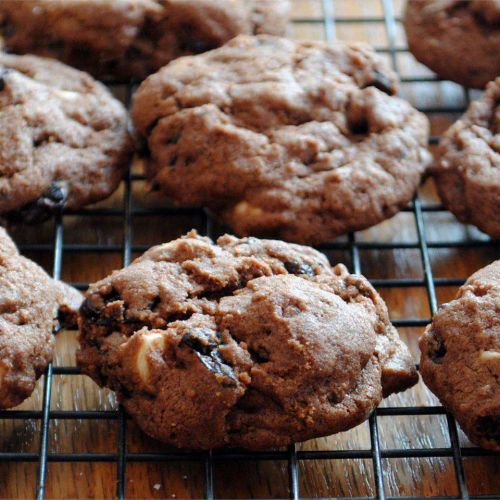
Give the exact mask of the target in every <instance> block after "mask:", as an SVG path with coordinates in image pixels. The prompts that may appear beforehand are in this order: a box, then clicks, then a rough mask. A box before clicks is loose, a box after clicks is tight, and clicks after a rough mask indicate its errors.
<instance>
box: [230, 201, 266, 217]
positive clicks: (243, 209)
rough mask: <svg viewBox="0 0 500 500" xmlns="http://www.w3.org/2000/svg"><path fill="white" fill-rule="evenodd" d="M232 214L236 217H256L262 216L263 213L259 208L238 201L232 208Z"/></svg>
mask: <svg viewBox="0 0 500 500" xmlns="http://www.w3.org/2000/svg"><path fill="white" fill-rule="evenodd" d="M234 213H235V214H236V215H237V216H238V215H239V216H242V215H247V216H251V217H258V216H259V215H262V214H263V213H264V211H263V210H262V208H260V207H254V206H253V205H250V203H248V202H247V201H240V203H238V204H237V205H236V207H235V208H234Z"/></svg>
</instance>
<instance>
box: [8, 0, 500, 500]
mask: <svg viewBox="0 0 500 500" xmlns="http://www.w3.org/2000/svg"><path fill="white" fill-rule="evenodd" d="M300 1H301V0H295V2H296V3H299V2H300ZM302 1H303V0H302ZM337 1H339V0H337ZM379 1H380V12H381V13H382V14H381V15H369V16H363V17H358V16H349V17H347V16H336V2H335V0H318V7H319V9H320V13H321V15H320V16H319V17H314V18H306V17H302V18H295V19H294V23H295V27H296V29H297V28H298V29H300V26H301V25H315V26H316V27H318V28H321V29H322V31H323V34H324V38H325V39H326V40H327V41H331V40H333V39H334V38H335V36H336V30H337V29H338V28H339V27H341V26H366V25H373V26H383V27H384V30H385V35H386V40H387V44H386V45H384V46H380V47H376V48H377V50H378V51H379V52H380V53H382V54H385V55H386V56H387V57H389V58H390V61H391V63H392V65H393V67H394V69H395V70H396V71H398V72H399V69H400V68H399V62H398V57H397V56H398V54H399V53H405V52H406V51H407V49H406V48H405V47H400V46H397V44H396V31H397V29H399V28H398V25H399V23H400V19H398V18H396V17H395V15H394V12H393V8H394V4H393V2H392V0H379ZM401 80H402V82H403V83H416V82H427V81H429V82H432V81H436V78H435V77H434V76H430V77H427V76H424V77H411V78H405V77H402V78H401ZM110 86H113V84H110ZM122 86H123V85H122ZM133 91H134V85H133V84H129V85H127V96H126V102H127V104H130V99H131V96H132V94H133ZM464 92H465V95H466V100H465V104H467V102H468V98H469V91H468V90H467V89H464ZM463 109H464V107H459V108H457V107H456V106H455V107H437V108H426V109H424V110H423V111H425V112H427V113H457V112H461V111H463ZM437 142H438V137H435V136H434V137H431V139H430V143H431V144H436V143H437ZM142 180H143V177H141V176H140V175H134V174H132V173H129V174H128V176H127V178H126V179H125V181H124V184H125V185H124V195H123V200H122V206H121V207H119V208H89V209H84V210H80V211H78V212H77V213H76V215H77V216H80V217H88V216H94V217H102V218H105V217H108V216H112V217H120V218H121V220H122V225H123V241H122V244H121V245H106V246H105V247H104V246H103V245H99V244H96V245H93V244H67V243H65V241H64V234H63V233H64V230H63V228H64V224H63V222H64V218H65V217H67V216H68V214H61V215H60V216H59V217H57V218H56V220H55V223H54V233H53V243H52V244H51V245H47V244H27V245H20V247H21V250H23V251H51V252H52V253H53V261H52V274H53V276H54V278H57V279H59V278H61V273H62V265H63V254H64V252H85V251H93V252H97V253H101V252H109V251H114V252H116V251H119V252H121V254H122V261H123V265H128V264H129V263H130V261H131V259H132V255H133V253H134V252H142V251H144V250H145V249H146V247H147V245H133V238H132V229H133V220H134V218H139V217H140V218H144V217H153V216H161V217H163V218H164V220H166V221H167V222H168V220H169V219H168V218H169V217H174V216H178V215H182V216H185V217H192V218H194V219H196V220H197V221H198V222H197V224H198V226H199V220H200V219H201V220H202V221H203V222H202V227H203V228H204V232H205V234H207V235H208V236H213V235H214V224H215V223H214V221H213V220H212V218H211V216H210V215H209V214H207V213H206V212H204V211H203V210H202V209H175V208H161V209H157V208H153V209H148V208H136V207H134V203H133V196H132V190H133V187H134V183H136V182H139V181H142ZM443 211H444V209H443V208H442V207H441V206H439V205H436V204H429V203H425V202H423V201H422V200H421V199H420V197H419V196H418V195H417V196H416V198H415V199H414V200H413V202H412V203H411V205H410V206H409V207H407V208H406V209H404V212H407V213H409V214H410V216H411V217H413V218H414V223H415V226H416V234H417V237H418V238H417V241H415V242H399V243H398V242H394V241H388V242H384V241H382V242H364V241H359V240H358V238H357V235H356V234H350V235H349V236H348V238H347V239H346V240H345V241H344V240H341V241H338V242H333V243H332V244H328V245H322V246H321V247H320V249H321V250H323V251H325V252H328V251H332V250H333V251H335V250H342V251H347V252H349V254H350V260H351V270H352V271H354V272H355V273H362V272H363V269H362V259H361V258H360V251H362V250H400V249H414V250H415V251H416V252H418V255H419V259H420V261H421V265H422V268H423V278H391V279H374V280H371V281H372V283H373V284H374V285H375V286H379V287H385V288H393V289H401V290H402V292H404V289H405V288H408V287H417V286H418V287H424V288H425V290H426V294H427V301H428V305H429V311H430V313H431V314H433V313H434V312H435V311H436V310H437V307H438V299H437V294H436V289H437V287H445V286H458V285H461V284H462V283H463V280H462V279H459V278H455V277H451V278H436V277H435V276H434V275H433V269H432V265H431V259H430V255H429V249H438V248H443V249H450V248H451V249H453V248H461V249H463V248H467V247H478V246H491V247H492V248H493V249H494V252H496V249H497V248H498V247H497V245H498V243H495V242H492V241H490V240H487V239H473V240H467V241H460V242H457V241H452V240H450V241H438V242H433V241H429V239H428V238H427V237H426V228H425V220H424V214H425V213H428V212H443ZM193 225H194V224H193ZM75 285H77V286H78V287H80V288H82V289H84V288H85V287H86V286H87V284H86V283H76V284H75ZM429 320H430V318H424V319H414V318H401V319H398V320H394V321H393V323H394V324H395V325H396V326H399V327H423V326H425V325H426V324H427V323H428V322H429ZM78 374H79V370H78V369H77V368H74V367H70V366H57V367H54V366H52V365H50V366H49V367H48V369H47V373H46V375H45V377H44V381H43V398H42V408H41V410H37V411H36V410H33V411H23V410H13V411H1V412H0V420H1V419H14V420H27V419H32V420H39V421H41V426H40V435H39V436H40V437H39V447H38V451H37V452H4V451H3V450H1V449H0V463H1V462H9V461H10V462H35V463H38V469H37V483H36V491H35V492H34V496H36V497H37V498H38V499H43V498H45V496H46V486H47V470H48V464H49V462H70V463H76V462H111V463H114V464H116V468H117V483H116V497H117V498H119V499H120V500H121V499H125V498H126V497H127V491H126V477H127V466H128V465H129V464H131V463H133V462H155V463H159V462H180V461H189V460H196V461H201V462H203V464H204V496H205V498H207V499H213V498H215V490H214V465H215V464H216V463H217V462H218V461H221V460H231V461H241V462H246V461H257V460H279V461H282V462H283V461H285V462H286V463H287V469H288V490H289V497H290V498H292V499H298V498H301V497H302V496H301V490H300V481H299V474H300V471H299V466H298V464H299V462H300V461H315V460H355V459H364V460H369V461H371V462H372V467H373V477H374V491H373V492H374V495H372V496H365V497H358V498H377V499H385V498H420V497H416V496H414V497H408V496H407V497H402V496H399V497H393V496H390V495H389V494H388V493H387V486H386V485H385V484H384V463H383V459H391V458H433V457H434V458H436V457H448V458H451V459H452V462H453V468H454V476H455V481H456V488H457V489H456V491H457V495H454V496H439V497H433V498H483V499H488V498H489V499H493V498H496V499H499V498H500V491H498V492H494V493H491V494H487V495H476V496H472V495H469V492H468V484H467V480H466V474H465V473H464V462H463V458H464V457H481V456H486V455H493V453H491V452H487V451H485V450H481V449H479V448H470V447H461V446H460V441H459V433H458V430H457V425H456V422H455V420H454V419H453V417H451V416H450V415H449V414H447V413H446V412H445V411H444V410H443V408H442V407H440V406H425V407H423V406H405V407H398V406H392V407H383V408H379V409H378V410H377V411H375V412H374V413H373V414H372V416H371V417H370V419H369V435H370V447H369V448H367V449H359V450H358V449H354V450H350V449H349V450H340V449H327V450H321V451H319V450H312V451H305V450H297V449H296V447H295V446H290V447H289V448H288V449H287V450H282V451H269V452H259V453H253V452H245V451H237V450H232V451H213V452H212V451H210V452H206V453H205V452H195V453H189V452H184V451H168V452H151V453H133V452H130V451H128V450H127V440H126V433H127V416H126V414H125V413H124V411H123V409H122V408H121V407H120V408H118V409H117V410H110V411H104V410H88V411H87V410H86V411H80V410H54V409H51V395H52V392H53V385H54V377H55V376H63V377H71V376H75V375H78ZM422 415H443V416H445V419H446V423H447V432H448V433H449V440H450V443H451V446H449V447H440V448H436V447H430V446H429V447H421V448H415V449H407V448H390V449H385V448H383V447H382V446H381V444H380V433H379V423H380V418H381V417H398V416H407V417H416V416H422ZM55 419H57V420H73V419H79V420H86V419H87V420H114V421H117V422H118V429H119V430H118V434H117V438H118V439H117V442H116V451H114V452H112V453H59V452H57V453H54V452H51V451H50V449H49V438H50V429H51V427H50V423H51V422H52V421H54V420H55ZM1 496H2V494H1V492H0V497H1Z"/></svg>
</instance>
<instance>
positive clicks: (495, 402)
mask: <svg viewBox="0 0 500 500" xmlns="http://www.w3.org/2000/svg"><path fill="white" fill-rule="evenodd" d="M420 349H421V351H422V359H421V361H420V374H421V375H422V378H423V379H424V382H425V383H426V384H427V386H428V387H429V388H430V389H431V390H432V392H434V394H436V396H437V397H438V398H439V399H440V401H441V403H442V404H443V406H444V407H445V408H447V409H448V410H449V411H450V412H451V413H453V415H454V416H455V418H456V419H457V421H458V423H459V424H460V426H461V427H462V429H463V430H464V432H465V433H466V434H467V436H468V437H469V439H470V440H471V441H472V442H474V443H476V444H477V445H479V446H482V447H483V448H488V449H491V450H495V451H500V260H497V261H496V262H493V264H491V265H489V266H487V267H485V268H483V269H481V270H479V271H478V272H476V273H475V274H473V275H472V276H471V277H470V278H469V279H468V280H467V282H466V283H465V285H464V286H462V287H461V288H460V290H459V291H458V294H457V296H456V298H455V300H453V301H451V302H449V303H448V304H444V305H443V306H441V308H440V309H439V311H438V312H437V313H436V314H435V316H434V318H433V320H432V324H431V325H429V326H428V327H427V329H426V331H425V333H424V335H423V336H422V337H421V338H420Z"/></svg>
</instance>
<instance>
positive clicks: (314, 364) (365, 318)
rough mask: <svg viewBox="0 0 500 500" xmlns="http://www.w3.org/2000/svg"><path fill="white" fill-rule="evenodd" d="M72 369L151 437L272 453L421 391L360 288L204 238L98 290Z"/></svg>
mask: <svg viewBox="0 0 500 500" xmlns="http://www.w3.org/2000/svg"><path fill="white" fill-rule="evenodd" d="M79 326H80V336H79V341H80V349H79V351H78V353H77V359H78V363H79V365H80V366H81V368H82V370H83V372H84V373H86V374H88V375H89V376H91V377H92V378H93V379H94V380H95V381H96V382H97V383H98V384H99V385H101V386H107V387H110V388H111V389H113V390H114V391H116V392H117V394H118V397H119V399H120V401H121V403H122V404H123V405H124V406H125V408H126V409H127V411H128V412H129V413H130V414H131V415H132V416H133V417H134V419H135V420H136V421H137V422H138V424H139V426H140V427H141V428H142V429H143V430H144V431H145V432H146V433H148V434H149V435H151V436H153V437H155V438H157V439H160V440H162V441H164V442H165V443H167V444H170V445H173V446H177V447H182V448H198V449H208V448H213V447H222V446H231V447H236V446H237V447H245V448H250V449H264V448H271V447H279V446H285V445H287V444H289V443H292V442H296V441H304V440H307V439H311V438H314V437H318V436H323V435H329V434H332V433H335V432H340V431H344V430H347V429H349V428H351V427H353V426H355V425H357V424H359V423H361V422H362V421H364V420H365V419H366V418H367V417H368V416H369V414H370V413H371V411H372V410H373V409H374V408H375V407H376V406H377V405H378V404H379V402H380V401H381V399H382V397H383V396H387V395H388V394H391V393H393V392H398V391H401V390H404V389H406V388H408V387H410V386H412V385H413V384H414V383H415V382H416V381H417V373H416V370H415V366H414V364H413V362H412V360H411V357H410V355H409V352H408V349H407V347H406V346H405V344H404V343H403V342H402V341H401V340H400V339H399V336H398V333H397V331H396V330H395V328H394V327H393V326H392V325H391V323H390V322H389V318H388V313H387V308H386V306H385V304H384V302H383V301H382V299H381V298H380V296H379V295H378V294H377V292H376V291H375V290H374V289H373V288H372V286H371V285H370V284H369V283H368V281H367V280H366V279H365V278H364V277H362V276H356V275H351V274H349V273H348V272H347V270H346V268H345V267H344V266H343V265H337V266H335V267H333V268H332V267H331V266H330V264H329V263H328V260H327V259H326V257H325V256H324V255H322V254H321V253H319V252H317V251H315V250H313V249H311V248H308V247H302V246H299V245H293V244H288V243H284V242H280V241H272V240H258V239H256V238H245V239H237V238H235V237H233V236H228V235H226V236H223V237H221V238H219V239H218V240H217V242H216V243H214V242H212V241H211V240H210V239H208V238H205V237H200V236H198V235H197V234H196V232H194V231H193V232H191V233H189V234H187V235H186V236H183V237H182V238H179V239H177V240H174V241H172V242H170V243H166V244H164V245H159V246H157V247H153V248H151V249H150V250H149V251H147V252H146V253H145V254H144V255H143V256H141V257H140V258H138V259H137V260H135V261H134V262H133V263H132V265H130V266H129V267H127V268H125V269H122V270H120V271H116V272H114V273H113V274H111V275H110V276H108V277H107V278H105V279H103V280H102V281H100V282H98V283H95V284H93V285H91V286H90V288H89V291H88V292H87V296H86V300H85V301H84V303H83V305H82V307H81V309H80V319H79Z"/></svg>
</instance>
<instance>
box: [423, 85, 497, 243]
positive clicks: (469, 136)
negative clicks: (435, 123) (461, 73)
mask: <svg viewBox="0 0 500 500" xmlns="http://www.w3.org/2000/svg"><path fill="white" fill-rule="evenodd" d="M432 171H433V175H434V177H435V180H436V185H437V188H438V191H439V195H440V197H441V199H442V201H443V204H444V205H445V207H446V208H447V209H448V210H450V211H451V212H453V214H455V216H456V217H457V218H458V220H460V221H461V222H464V223H470V224H474V225H476V226H477V227H478V228H479V229H481V230H482V231H484V232H485V233H488V234H489V235H490V236H492V237H493V238H500V78H497V79H496V80H495V81H494V82H491V83H490V84H488V86H487V88H486V91H485V92H484V94H483V96H482V97H481V98H480V99H479V100H477V101H475V102H473V103H472V104H471V105H470V107H469V109H468V110H467V112H466V113H465V114H464V115H463V116H462V117H461V118H460V119H459V120H458V121H457V122H455V123H454V124H453V125H452V126H451V127H450V128H449V129H448V130H447V131H446V132H445V133H444V134H443V136H442V137H441V141H440V145H439V148H438V156H437V159H436V162H435V165H434V167H433V169H432Z"/></svg>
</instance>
